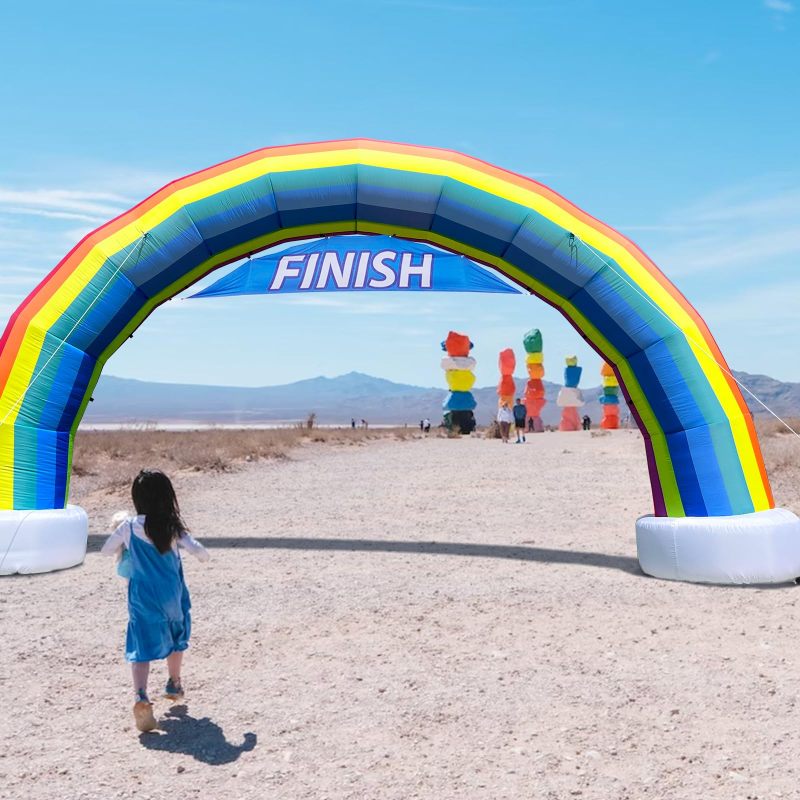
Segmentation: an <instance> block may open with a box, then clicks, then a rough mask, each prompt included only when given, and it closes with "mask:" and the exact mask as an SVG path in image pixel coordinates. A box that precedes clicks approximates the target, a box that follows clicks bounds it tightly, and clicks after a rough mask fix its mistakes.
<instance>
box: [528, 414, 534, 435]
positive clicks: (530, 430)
mask: <svg viewBox="0 0 800 800" xmlns="http://www.w3.org/2000/svg"><path fill="white" fill-rule="evenodd" d="M535 430H536V429H535V428H534V426H533V417H528V433H534V432H535Z"/></svg>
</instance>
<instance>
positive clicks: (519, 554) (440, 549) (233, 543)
mask: <svg viewBox="0 0 800 800" xmlns="http://www.w3.org/2000/svg"><path fill="white" fill-rule="evenodd" d="M105 540H106V537H105V536H98V535H96V534H92V535H91V536H89V550H90V551H93V550H98V549H99V548H100V546H101V545H102V543H103V542H104V541H105ZM202 541H203V544H204V545H205V546H206V547H207V548H209V549H234V550H235V549H243V550H246V549H258V550H330V551H341V552H345V553H353V552H375V553H417V554H420V555H440V556H470V557H472V558H504V559H511V560H513V561H536V562H539V563H542V564H578V565H587V566H591V567H602V568H604V569H618V570H622V572H627V573H630V574H631V575H643V573H642V571H641V569H640V568H639V562H638V561H637V560H636V559H635V558H631V557H630V556H613V555H609V554H607V553H592V552H585V551H581V550H555V549H553V548H549V547H525V546H521V545H506V544H472V543H466V542H413V541H397V540H391V539H314V538H310V537H289V536H264V537H260V536H218V537H214V538H207V539H203V540H202Z"/></svg>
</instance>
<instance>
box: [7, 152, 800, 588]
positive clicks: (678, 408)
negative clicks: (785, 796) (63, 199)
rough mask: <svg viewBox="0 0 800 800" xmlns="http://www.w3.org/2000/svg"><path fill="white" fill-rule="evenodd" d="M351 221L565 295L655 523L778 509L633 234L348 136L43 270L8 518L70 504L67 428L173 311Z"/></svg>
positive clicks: (270, 158) (495, 179)
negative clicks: (252, 263)
mask: <svg viewBox="0 0 800 800" xmlns="http://www.w3.org/2000/svg"><path fill="white" fill-rule="evenodd" d="M353 232H360V233H384V234H385V233H390V234H393V235H396V236H400V237H405V238H408V239H413V240H418V241H424V242H429V243H432V244H435V245H438V246H440V247H444V248H447V249H450V250H452V251H455V252H458V253H461V254H464V255H466V256H468V257H469V258H472V259H474V260H476V261H479V262H482V263H484V264H487V265H489V266H491V267H493V268H496V269H498V270H500V271H501V272H503V273H504V274H505V275H507V276H508V277H510V278H511V279H513V280H514V281H516V282H517V283H518V284H520V285H521V286H523V287H525V288H527V289H528V290H530V292H531V293H533V294H535V295H537V296H538V297H540V298H542V299H543V300H545V301H546V302H548V303H550V304H551V305H553V306H555V307H556V308H558V309H559V310H560V311H561V312H562V313H563V315H564V316H565V317H566V318H567V319H568V320H569V321H570V322H571V323H572V324H573V325H574V326H575V328H577V330H578V331H579V332H580V333H581V335H582V336H583V337H584V338H585V339H586V340H587V341H588V342H589V343H590V344H591V345H592V346H593V347H594V349H595V350H596V351H597V352H598V353H599V354H600V355H601V356H602V357H603V358H604V359H605V360H606V361H608V362H609V363H610V364H611V365H612V366H613V368H614V370H615V372H616V374H617V377H618V379H619V382H620V385H621V386H622V387H623V391H624V394H625V397H626V399H627V401H628V403H629V405H630V407H631V410H632V412H633V413H634V414H635V417H636V420H637V422H638V424H639V428H640V430H641V432H642V434H643V436H644V441H645V446H646V451H647V461H648V464H649V470H650V479H651V484H652V491H653V500H654V511H655V516H654V517H652V518H648V519H650V520H651V521H653V520H655V522H654V523H653V524H656V525H657V524H658V519H659V518H666V519H669V520H672V521H674V520H677V519H679V518H691V519H694V520H697V519H698V518H699V519H701V520H713V519H714V518H724V519H728V520H730V519H733V520H736V518H737V517H739V516H747V515H754V514H755V515H758V514H761V513H762V512H769V511H770V509H772V508H773V505H774V503H773V499H772V495H771V493H770V487H769V481H768V479H767V475H766V471H765V468H764V462H763V459H762V456H761V452H760V448H759V444H758V440H757V437H756V433H755V430H754V427H753V423H752V419H751V416H750V413H749V411H748V409H747V407H746V405H745V403H744V400H743V398H742V395H741V393H740V391H739V388H738V386H737V385H736V382H735V381H734V380H733V379H732V377H731V376H730V374H729V372H728V369H727V366H726V364H725V361H724V359H723V356H722V354H721V353H720V351H719V348H718V347H717V345H716V343H715V342H714V339H713V338H712V336H711V334H710V332H709V330H708V328H707V327H706V325H705V324H704V322H703V320H702V319H701V318H700V316H699V315H698V313H697V312H696V311H695V310H694V309H693V308H692V306H691V305H690V304H689V302H688V301H687V300H686V299H685V298H684V297H683V295H682V294H681V293H680V292H679V291H678V290H677V289H676V288H675V286H673V285H672V284H671V283H670V281H669V280H667V278H666V277H665V276H664V275H663V274H662V273H661V272H660V271H659V269H658V268H657V267H656V266H655V265H654V264H653V263H652V262H651V261H650V260H649V259H648V258H647V257H646V256H645V255H644V253H642V251H641V250H639V248H638V247H637V246H636V245H634V244H633V243H632V242H630V241H629V240H628V239H626V238H625V237H624V236H622V235H621V234H619V233H618V232H616V231H615V230H613V229H612V228H610V227H609V226H607V225H604V224H603V223H601V222H598V221H597V220H596V219H594V218H593V217H591V216H589V215H588V214H586V213H585V212H583V211H581V210H580V209H578V208H577V207H575V206H574V205H572V204H571V203H569V202H568V201H567V200H565V199H564V198H562V197H560V196H559V195H558V194H556V193H555V192H553V191H552V190H550V189H548V188H546V187H545V186H542V185H541V184H539V183H537V182H535V181H533V180H530V179H527V178H524V177H521V176H519V175H516V174H514V173H511V172H508V171H506V170H503V169H499V168H497V167H494V166H491V165H490V164H487V163H485V162H482V161H479V160H478V159H475V158H470V157H468V156H464V155H461V154H459V153H455V152H451V151H447V150H441V149H436V148H429V147H418V146H411V145H404V144H393V143H387V142H380V141H371V140H364V139H354V140H347V141H337V142H322V143H315V144H302V145H291V146H285V147H272V148H266V149H263V150H258V151H255V152H253V153H249V154H247V155H244V156H241V157H239V158H235V159H233V160H231V161H226V162H224V163H222V164H219V165H217V166H214V167H210V168H209V169H206V170H203V171H201V172H197V173H194V174H192V175H189V176H187V177H184V178H181V179H179V180H176V181H174V182H172V183H170V184H168V185H167V186H165V187H164V188H162V189H160V190H159V191H157V192H156V193H155V194H153V195H152V196H151V197H149V198H147V199H146V200H144V201H143V202H141V203H140V204H138V205H137V206H135V207H134V208H132V209H131V210H130V211H127V212H125V213H124V214H122V215H120V216H119V217H117V218H116V219H114V220H112V221H110V222H108V223H107V224H105V225H103V226H102V227H100V228H98V229H97V230H95V231H94V232H92V233H90V234H89V235H88V236H86V237H85V238H84V239H83V240H82V241H81V242H80V243H79V244H78V245H77V246H76V247H75V248H74V249H73V250H72V251H71V252H70V253H68V254H67V256H66V257H65V258H64V259H63V260H62V261H61V262H60V263H59V264H58V265H57V266H56V267H55V268H54V269H53V270H52V272H51V273H50V274H49V275H47V277H45V278H44V280H43V281H42V282H41V283H40V284H39V286H38V287H37V288H36V289H35V290H34V291H33V292H32V293H31V294H30V296H29V297H28V298H27V299H26V300H25V301H24V302H23V303H22V305H20V307H19V308H18V309H17V311H16V312H15V313H14V314H13V315H12V317H11V319H10V320H9V322H8V325H7V327H6V330H5V333H4V335H3V337H2V339H1V340H0V509H3V510H4V511H3V512H0V513H5V512H13V513H20V512H29V511H41V510H52V509H60V510H61V511H62V513H67V511H68V509H67V510H65V505H66V501H67V497H68V489H69V477H70V463H71V453H72V444H73V438H74V435H75V431H76V429H77V426H78V423H79V422H80V420H81V417H82V415H83V411H84V409H85V407H86V404H87V403H88V401H89V399H90V397H91V394H92V391H93V389H94V386H95V384H96V383H97V380H98V378H99V377H100V373H101V371H102V369H103V365H104V364H105V362H106V361H107V359H108V358H109V357H110V356H111V354H112V353H114V352H115V351H116V350H117V348H119V347H120V346H121V345H122V344H123V343H124V342H125V341H126V339H127V338H128V337H129V336H130V335H131V334H132V333H133V332H134V331H135V330H136V328H137V327H138V326H139V325H141V324H142V322H143V321H144V320H145V319H146V318H147V317H148V315H149V314H151V313H152V311H153V310H154V309H155V308H156V307H157V306H158V305H159V304H161V303H163V302H165V301H167V300H169V299H170V298H171V297H172V296H174V295H175V294H177V293H178V292H180V291H182V290H183V289H185V288H186V287H187V286H189V285H190V284H192V283H194V282H195V281H197V280H199V279H200V278H202V277H203V276H204V275H207V274H208V273H209V272H211V271H212V270H214V269H216V268H218V267H220V266H221V265H224V264H228V263H230V262H232V261H235V260H237V259H240V258H242V257H243V256H246V255H248V254H251V253H254V252H256V251H259V250H263V249H265V248H268V247H270V246H273V245H275V244H277V243H280V242H285V241H287V240H291V239H301V238H306V237H313V236H319V235H333V234H338V233H353ZM786 513H788V512H786ZM759 519H760V518H759ZM711 524H712V525H713V523H711ZM56 535H57V534H56V533H54V534H53V536H56ZM40 545H41V543H40ZM2 555H3V548H2V538H0V558H2ZM640 557H641V542H640ZM23 566H24V565H23ZM798 566H800V563H799V564H798ZM645 568H646V567H645ZM3 570H5V571H8V568H7V567H2V566H0V571H3ZM680 577H682V576H680Z"/></svg>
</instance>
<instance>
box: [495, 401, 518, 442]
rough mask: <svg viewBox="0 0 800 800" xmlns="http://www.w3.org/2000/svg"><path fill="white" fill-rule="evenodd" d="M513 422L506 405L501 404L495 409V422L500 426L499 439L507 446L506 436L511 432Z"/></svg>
mask: <svg viewBox="0 0 800 800" xmlns="http://www.w3.org/2000/svg"><path fill="white" fill-rule="evenodd" d="M513 421H514V413H513V412H512V411H511V409H510V408H509V407H508V404H507V403H502V404H501V405H500V408H499V409H497V422H498V423H499V424H500V438H501V439H502V440H503V444H508V434H509V431H510V430H511V423H512V422H513Z"/></svg>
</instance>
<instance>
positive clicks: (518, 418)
mask: <svg viewBox="0 0 800 800" xmlns="http://www.w3.org/2000/svg"><path fill="white" fill-rule="evenodd" d="M512 410H513V412H514V429H515V430H516V433H517V441H516V444H522V443H523V442H524V441H525V420H526V419H527V417H528V409H527V408H525V406H524V405H522V400H520V398H519V397H518V398H517V402H516V404H515V405H514V408H513V409H512Z"/></svg>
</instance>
